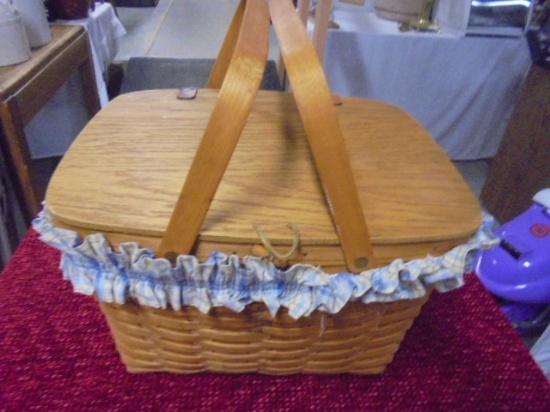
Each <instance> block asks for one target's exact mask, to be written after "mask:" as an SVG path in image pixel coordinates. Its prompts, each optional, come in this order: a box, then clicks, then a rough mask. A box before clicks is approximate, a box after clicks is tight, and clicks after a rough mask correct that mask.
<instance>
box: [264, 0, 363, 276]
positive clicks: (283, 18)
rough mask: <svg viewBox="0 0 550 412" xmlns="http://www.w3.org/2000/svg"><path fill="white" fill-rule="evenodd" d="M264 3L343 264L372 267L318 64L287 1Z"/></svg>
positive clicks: (356, 268) (348, 168) (346, 161)
mask: <svg viewBox="0 0 550 412" xmlns="http://www.w3.org/2000/svg"><path fill="white" fill-rule="evenodd" d="M268 2H269V11H270V15H271V20H272V23H273V27H274V28H275V32H276V34H277V39H278V40H279V46H280V48H281V53H282V56H283V61H284V64H285V67H286V70H287V73H288V77H289V80H290V84H291V86H292V92H293V94H294V98H295V100H296V105H297V106H298V111H299V112H300V117H301V119H302V122H303V124H304V128H305V130H306V135H307V137H308V141H309V145H310V147H311V150H312V153H313V157H314V159H315V166H316V169H317V173H318V174H319V178H320V180H321V184H322V186H323V190H324V192H325V197H326V199H327V203H328V205H329V208H330V211H331V215H332V219H333V223H334V226H335V228H336V231H337V233H338V236H339V238H340V243H341V245H342V250H343V253H344V258H345V260H346V265H347V267H348V269H349V270H350V271H351V272H360V271H362V270H365V269H367V268H370V267H373V266H374V259H373V253H372V244H371V241H370V236H369V231H368V228H367V224H366V222H365V217H364V215H363V209H362V207H361V203H360V201H359V196H358V193H357V188H356V186H355V182H354V179H353V173H352V170H351V165H350V163H349V158H348V154H347V151H346V147H345V142H344V139H343V136H342V132H341V130H340V125H339V123H338V117H337V113H336V110H335V108H334V105H333V102H332V97H331V94H330V89H329V87H328V84H327V80H326V77H325V74H324V72H323V68H322V66H321V63H320V61H319V58H318V56H317V53H316V52H315V49H314V47H313V45H312V43H311V40H310V39H309V36H308V34H307V31H306V28H305V27H304V25H303V24H302V23H301V21H300V18H299V16H298V14H297V13H296V10H295V9H294V6H293V5H292V3H291V1H290V0H268Z"/></svg>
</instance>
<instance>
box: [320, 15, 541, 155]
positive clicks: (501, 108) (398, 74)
mask: <svg viewBox="0 0 550 412" xmlns="http://www.w3.org/2000/svg"><path fill="white" fill-rule="evenodd" d="M334 20H335V21H336V23H338V24H339V25H340V29H339V30H333V29H331V30H329V32H328V38H327V45H326V51H325V60H324V67H325V72H326V74H327V77H328V80H329V84H330V86H331V89H332V91H333V92H334V93H337V94H341V95H345V96H357V97H364V98H370V99H375V100H381V101H385V102H388V103H392V104H395V105H397V106H399V107H401V108H403V109H405V110H406V111H408V112H409V113H411V114H412V115H413V116H414V117H415V118H416V119H418V121H420V123H421V124H422V125H423V126H424V127H425V128H426V129H427V130H428V131H429V132H430V134H431V135H432V137H433V138H434V139H435V140H436V141H437V142H438V143H439V144H440V146H441V147H443V149H444V150H445V151H446V152H447V154H448V155H449V156H450V157H451V158H452V159H453V160H475V159H483V158H490V157H493V156H495V155H496V153H497V151H498V148H499V146H500V142H501V140H502V137H503V135H504V133H505V130H506V128H507V126H508V122H509V121H510V118H511V116H512V112H513V109H514V106H515V104H516V101H517V99H518V97H519V93H520V89H521V86H522V84H523V81H524V79H525V77H526V75H527V72H528V70H529V67H530V66H531V58H530V54H529V49H528V46H527V42H526V40H525V38H523V37H481V36H466V37H460V36H453V35H450V34H433V33H412V32H407V33H401V32H399V31H398V28H397V23H395V22H390V21H385V20H382V19H379V18H377V17H376V15H375V14H374V13H371V12H366V11H363V10H362V9H358V10H354V9H351V8H350V7H348V8H342V6H338V7H336V6H335V10H334Z"/></svg>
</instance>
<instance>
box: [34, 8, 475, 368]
mask: <svg viewBox="0 0 550 412" xmlns="http://www.w3.org/2000/svg"><path fill="white" fill-rule="evenodd" d="M270 18H271V21H272V22H273V25H274V27H275V30H276V32H277V36H278V39H279V43H280V46H281V51H282V55H283V58H284V62H285V66H286V70H287V72H288V76H289V78H290V82H291V84H292V88H293V95H292V94H289V93H277V92H260V93H258V90H257V89H258V87H259V84H260V80H261V77H262V70H263V68H264V67H265V62H266V60H267V50H268V43H269V21H270ZM209 87H210V88H212V89H218V88H219V89H220V90H219V92H218V91H217V90H206V89H205V90H200V91H199V95H198V96H197V97H196V100H191V101H188V100H185V101H182V100H176V99H175V94H176V92H177V91H148V92H139V93H133V94H128V95H124V96H120V97H119V98H117V99H116V100H115V101H114V102H111V104H110V105H109V106H108V107H107V108H105V109H104V110H102V112H100V113H99V114H98V115H97V116H96V118H94V119H93V120H92V121H91V122H90V124H89V125H88V126H87V127H86V128H85V130H84V131H83V132H82V134H81V135H80V136H79V137H78V138H77V140H76V141H75V143H74V144H73V146H71V149H70V150H69V152H68V153H67V155H66V156H65V157H64V159H63V160H62V162H61V163H60V165H59V167H58V169H57V170H56V172H55V174H54V176H53V178H52V180H51V181H50V185H49V188H48V192H47V196H46V202H47V205H48V208H49V212H50V213H51V215H52V217H53V223H54V224H55V227H57V228H63V229H70V230H73V231H75V232H77V233H78V235H79V236H81V237H85V236H88V235H90V234H93V233H96V232H98V231H99V232H102V233H104V235H105V237H106V239H107V241H108V242H109V243H110V244H111V245H112V246H113V248H115V247H117V246H118V245H121V244H124V242H139V244H140V245H141V246H142V247H146V248H149V249H150V250H152V251H156V256H157V257H166V258H167V259H171V258H172V257H173V256H180V257H181V255H193V257H196V258H197V259H198V261H201V262H204V261H205V260H206V259H207V258H208V256H209V255H210V253H212V252H213V251H221V252H223V253H225V254H227V255H231V254H234V253H237V254H239V255H241V254H252V255H255V254H256V255H263V254H264V253H266V251H268V252H269V253H270V254H271V257H272V258H274V261H275V263H277V264H278V265H280V266H284V267H287V266H292V265H295V266H293V267H296V266H299V265H296V264H300V265H310V266H313V265H315V266H317V265H320V266H322V268H323V270H326V271H327V272H329V271H332V273H334V272H347V274H348V275H349V276H351V275H350V274H352V273H358V274H363V273H366V272H368V271H369V270H371V269H373V268H377V267H380V266H383V265H386V264H389V263H390V262H392V261H394V260H395V259H397V258H402V259H419V258H423V257H425V256H426V255H428V254H432V255H441V254H443V253H446V252H448V251H449V250H451V249H453V248H455V247H456V246H457V245H460V244H462V243H464V242H465V241H467V240H468V239H469V238H470V236H471V235H472V234H473V233H474V232H475V231H476V230H477V229H478V227H479V224H480V222H481V213H480V210H479V206H478V204H477V201H476V200H475V197H474V196H473V195H472V194H471V192H470V190H469V189H468V187H467V185H466V183H465V182H464V180H463V179H462V177H461V176H460V175H459V174H458V172H457V171H456V169H454V168H453V166H452V164H451V163H450V161H449V160H448V159H447V158H446V156H445V155H444V153H443V152H442V151H441V149H440V148H439V147H437V145H436V144H435V142H433V140H432V139H431V138H430V136H429V135H428V134H427V133H426V132H425V131H424V129H422V128H421V126H420V125H419V124H418V123H417V122H416V121H415V120H414V119H412V118H411V117H410V116H408V115H407V114H405V113H404V112H402V111H401V110H399V109H397V108H394V107H390V106H389V105H385V104H381V103H378V102H371V103H369V102H364V101H362V100H360V99H352V98H342V99H338V98H334V97H333V96H331V94H330V91H329V89H328V86H327V83H326V79H325V78H324V74H323V72H322V68H321V65H320V63H319V60H318V58H317V56H316V54H315V51H314V49H313V46H312V45H311V42H310V41H309V37H308V35H307V32H306V30H305V28H304V27H303V25H302V24H301V22H300V20H299V18H298V16H297V14H296V13H295V10H294V7H293V5H292V2H291V1H290V0H270V1H268V2H264V1H263V0H254V1H248V2H246V1H243V2H242V3H241V5H240V6H239V8H238V9H237V12H236V15H235V18H234V19H233V23H232V24H231V27H230V29H229V32H228V35H227V37H226V40H225V42H224V45H223V46H222V50H221V52H220V57H219V58H218V61H217V63H216V65H215V67H214V69H213V72H212V74H211V77H210V80H209ZM294 100H295V102H296V103H294ZM182 111H184V113H183V114H182ZM204 111H207V112H209V114H208V116H204V114H203V112H204ZM210 113H212V114H211V115H210ZM298 113H299V114H298ZM377 116H380V117H377ZM388 116H389V117H388ZM155 119H156V120H155ZM197 119H198V120H197ZM266 119H267V120H266ZM269 119H271V120H269ZM151 122H153V123H154V126H153V125H152V123H151ZM266 122H267V123H266ZM340 125H341V126H340ZM245 126H246V127H245ZM340 127H341V128H342V129H346V130H345V133H343V134H342V132H341V130H340ZM365 127H366V129H365ZM174 128H175V129H176V130H180V129H181V130H183V131H185V133H188V134H189V133H191V134H192V135H193V137H191V138H188V139H187V140H186V137H185V136H180V135H179V133H176V134H175V133H174ZM197 129H200V130H204V133H202V132H201V134H200V136H202V137H201V138H199V139H196V137H194V136H196V132H195V130H197ZM365 130H366V131H365ZM163 131H164V132H165V133H166V136H173V137H161V138H158V136H159V135H162V133H161V132H163ZM185 133H183V132H182V134H185ZM377 134H380V136H383V137H382V138H381V140H380V139H378V136H376V135H377ZM241 135H242V136H241ZM272 135H273V136H275V135H277V138H273V139H272V137H273V136H272ZM258 136H261V137H264V136H269V139H267V138H264V140H258V139H259V138H258ZM306 137H307V139H306ZM126 139H127V140H130V141H132V142H138V143H136V144H137V146H138V148H137V149H136V148H135V147H134V146H128V145H126V143H124V141H125V140H126ZM239 139H240V140H239ZM277 139H279V140H277ZM369 139H370V140H369ZM377 139H378V140H377ZM384 139H388V141H386V140H384ZM391 139H397V140H394V141H393V143H390V144H394V145H395V147H394V148H390V149H388V147H387V146H388V142H389V141H390V140H391ZM197 140H200V144H199V143H198V142H197ZM344 140H345V142H344ZM237 141H239V146H238V147H237V149H236V150H235V147H236V146H237ZM187 142H191V149H189V150H188V151H189V152H191V154H190V155H187V154H185V156H187V157H181V156H182V154H181V153H180V147H182V146H185V144H186V143H187ZM365 142H366V143H365ZM270 144H272V145H270ZM365 144H366V145H367V146H369V145H370V146H372V150H374V154H372V155H371V158H370V161H365V160H364V156H365V150H364V148H363V146H364V145H365ZM405 146H406V149H405ZM213 148H215V150H214V149H213ZM370 149H371V147H369V149H368V150H367V152H366V153H367V154H369V153H370ZM182 150H184V149H182ZM258 150H259V152H258ZM289 150H290V152H289ZM265 152H268V153H267V155H266V154H265ZM291 153H292V155H291ZM348 153H349V158H348ZM357 155H359V156H360V157H359V159H357V158H356V157H354V156H357ZM423 155H425V156H426V157H425V158H424V159H423V160H422V161H420V162H418V164H417V165H416V166H415V167H413V168H411V167H403V166H399V164H402V163H403V162H405V161H407V160H408V159H410V158H411V157H413V158H414V157H415V156H423ZM232 156H233V158H232ZM281 157H283V158H287V159H290V161H289V163H288V164H285V165H284V167H282V165H281V164H280V158H281ZM159 159H161V162H160V163H159ZM190 159H192V160H193V161H192V164H191V165H190V166H188V165H187V163H191V162H190V161H189V160H190ZM230 159H231V163H229V160H230ZM299 159H303V160H304V161H299ZM350 159H351V164H350ZM312 160H314V164H315V167H313V162H312ZM391 162H394V166H395V167H393V168H389V169H386V168H387V165H388V163H391ZM228 164H229V166H228ZM159 165H160V169H161V170H160V171H159V170H158V168H159ZM243 165H244V166H243ZM186 167H188V170H184V171H183V172H182V173H183V175H184V176H186V177H185V184H184V187H183V189H182V190H181V192H177V191H174V189H173V188H174V186H177V185H178V183H177V182H178V181H179V182H181V179H182V177H181V176H182V174H181V172H180V170H179V169H180V168H183V169H185V168H186ZM226 169H227V170H226ZM289 169H292V172H293V173H295V174H294V175H286V174H285V173H287V172H288V171H289ZM394 169H395V170H394ZM358 170H359V172H358ZM264 171H273V173H271V172H270V173H267V172H265V173H264ZM375 172H378V173H379V176H377V177H373V174H375ZM224 173H225V175H224ZM243 173H249V174H250V175H248V176H244V175H243ZM273 174H275V175H277V177H276V179H275V180H271V181H265V179H264V178H268V179H269V178H272V177H270V176H272V175H273ZM90 176H95V178H94V179H91V178H90ZM266 176H267V177H266ZM403 177H408V178H409V181H408V183H407V184H404V183H400V182H399V179H401V178H403ZM222 178H223V181H222ZM262 179H264V181H261V180H262ZM257 181H261V182H257ZM136 182H139V185H138V184H137V183H136ZM220 182H221V183H220ZM243 182H246V184H245V183H243ZM285 184H286V185H291V186H292V185H294V186H295V187H298V188H299V189H298V190H297V194H296V196H295V197H292V198H291V200H290V203H285V201H287V197H289V198H290V196H288V195H287V193H286V189H285V188H284V185H285ZM143 185H145V186H148V187H147V188H144V187H142V186H143ZM239 185H241V186H242V185H245V186H244V187H245V189H246V191H245V192H252V193H254V194H255V195H257V196H255V197H254V199H253V200H255V201H258V202H259V204H258V203H256V204H252V203H253V202H252V200H250V199H249V198H246V199H244V200H243V198H242V194H243V192H242V191H239V190H236V189H235V188H236V187H237V186H239ZM255 185H257V186H255ZM408 185H410V186H411V187H408ZM218 186H219V188H218ZM281 186H283V187H282V188H281ZM394 187H395V188H394ZM358 188H359V190H358ZM407 191H409V192H410V193H411V194H414V193H417V195H415V196H416V197H415V198H414V199H412V198H413V196H409V195H407ZM178 193H179V194H178ZM235 193H236V194H235ZM370 193H372V194H373V195H372V196H370ZM397 193H403V194H404V196H405V198H406V199H408V200H409V202H408V203H407V202H402V204H400V203H399V202H397V204H395V196H396V194H397ZM360 195H361V196H360ZM442 195H445V196H446V199H445V201H441V200H440V196H442ZM270 196H276V199H275V200H276V201H275V200H273V198H272V197H270ZM224 199H225V200H224ZM258 199H260V200H258ZM280 202H282V203H283V204H282V206H281V207H279V209H277V206H276V203H280ZM174 203H175V206H174ZM327 204H328V205H330V207H327ZM289 205H290V207H289ZM209 209H210V210H209ZM207 212H208V216H206V215H207ZM243 214H245V215H246V216H247V217H248V219H249V220H248V221H246V222H244V223H242V222H241V218H242V215H243ZM367 214H369V219H365V215H367ZM250 215H251V216H250ZM266 216H267V217H266ZM269 219H271V220H269ZM287 219H288V220H287ZM299 219H302V221H301V222H298V226H299V227H300V230H301V238H300V242H301V243H300V244H299V245H296V244H295V245H294V247H293V248H292V249H291V251H290V253H287V254H286V256H281V255H280V254H277V253H276V250H275V249H277V248H281V247H283V246H285V247H288V246H289V245H291V244H292V243H293V242H294V240H296V236H295V237H294V239H293V238H292V236H290V235H289V234H288V233H287V230H282V234H280V233H278V232H277V231H276V230H272V231H269V236H268V237H269V239H270V241H271V242H269V241H266V239H263V240H262V243H263V245H262V244H261V242H260V241H259V240H258V235H257V234H256V232H255V231H254V229H253V228H252V224H251V223H250V220H252V221H257V220H259V221H260V222H263V221H266V220H268V224H267V226H269V225H270V224H272V223H273V222H275V223H280V222H289V221H290V222H292V221H294V220H299ZM366 221H370V222H372V223H371V224H369V228H367V224H366ZM404 223H405V224H407V226H406V227H405V226H404V225H403V224H404ZM272 226H273V225H271V226H269V227H270V228H271V227H272ZM180 228H184V229H185V230H180ZM228 228H229V229H228ZM369 230H372V232H373V237H372V239H374V240H375V241H376V242H375V245H374V247H373V244H372V242H371V236H370V233H369ZM228 232H232V233H228ZM220 233H221V234H220ZM414 235H416V237H413V236H414ZM44 236H45V237H47V235H44ZM93 239H95V240H93V241H90V242H89V243H87V244H86V245H85V246H86V248H85V250H84V252H82V253H84V254H87V253H88V251H89V250H92V249H94V248H95V246H94V245H97V244H98V243H97V239H98V238H95V237H94V238H93ZM50 240H51V239H50ZM75 242H76V241H75ZM93 242H96V243H93ZM58 243H59V242H58ZM62 243H63V244H67V243H71V242H62ZM50 244H54V245H55V240H51V242H50ZM79 253H80V252H79ZM109 253H110V252H109ZM126 254H127V255H130V254H131V253H130V252H126ZM71 256H72V255H71ZM87 256H88V255H87ZM109 256H111V255H109ZM69 258H70V256H69V255H68V256H66V257H64V260H63V261H62V265H64V268H65V269H66V272H67V273H68V275H67V276H69V277H70V276H71V273H72V271H73V269H74V267H72V266H71V265H69V264H68V263H67V262H68V260H67V259H69ZM87 258H88V257H86V259H87ZM157 260H159V261H160V260H162V261H163V262H166V260H164V259H157ZM86 262H87V263H85V265H86V266H90V267H91V269H90V270H91V271H92V272H93V273H96V272H97V270H96V267H104V266H105V265H111V266H113V267H118V268H120V267H122V266H124V265H125V264H124V263H120V262H121V261H119V263H113V262H114V260H113V261H111V258H110V257H108V258H106V259H105V262H99V263H94V262H91V261H90V260H86ZM90 262H91V263H90ZM109 262H111V263H109ZM151 262H152V261H150V264H152V265H153V264H154V263H151ZM178 262H180V260H179V258H178ZM166 263H168V262H166ZM71 264H72V263H71ZM67 265H68V266H67ZM102 265H103V266H102ZM289 270H290V269H289ZM461 274H462V272H461ZM351 278H353V279H355V277H354V276H351ZM108 282H110V280H109V279H107V283H108ZM73 283H74V282H73ZM75 289H77V291H83V290H82V289H86V288H82V287H80V286H78V285H75ZM123 289H124V288H123ZM430 290H431V288H430V287H427V288H426V290H423V292H426V293H421V294H420V295H418V297H417V298H415V299H404V300H400V301H396V302H391V303H381V302H374V303H368V304H365V303H361V302H358V301H350V302H349V303H347V304H346V305H345V306H344V307H343V308H342V309H341V310H340V309H339V312H337V313H333V314H330V313H326V312H327V310H315V311H313V312H312V313H311V314H309V315H308V316H303V317H301V318H299V319H295V318H296V316H295V317H292V316H290V315H289V313H291V312H290V311H289V310H290V309H288V308H284V307H281V309H279V311H278V312H277V313H276V315H275V316H272V314H273V311H270V310H268V308H267V307H266V305H264V304H263V303H261V302H264V301H263V300H261V299H260V300H257V301H254V302H253V303H250V304H248V305H247V306H246V307H245V308H244V310H242V311H241V312H236V311H233V310H230V309H228V308H225V307H215V306H217V305H213V306H214V307H212V308H211V309H210V310H209V311H205V310H203V311H200V310H198V309H197V308H196V307H193V306H190V305H187V306H185V305H184V307H182V308H181V309H180V308H176V309H178V310H174V309H172V308H171V307H170V305H168V307H167V308H164V309H155V308H152V307H149V306H147V305H144V304H141V303H138V302H137V301H136V300H132V299H127V300H126V301H124V302H125V303H124V304H118V303H108V302H106V300H107V301H109V302H112V301H113V300H116V299H114V298H113V297H107V298H106V299H104V298H102V299H100V300H101V302H100V305H101V308H102V310H103V312H104V313H105V315H106V318H107V320H108V323H109V325H110V328H111V331H112V333H113V336H114V338H115V342H116V346H117V348H118V350H119V352H120V354H121V357H122V360H123V362H124V363H125V364H126V367H127V369H128V370H129V371H130V372H152V371H167V372H175V373H196V372H204V371H211V372H224V373H226V372H227V373H245V372H247V373H248V372H259V373H265V374H293V373H319V374H327V373H330V374H332V373H356V374H372V373H380V372H382V371H384V369H385V367H386V365H388V364H389V363H390V362H391V360H392V358H393V356H394V354H395V353H396V351H397V350H398V348H399V344H400V342H401V341H402V339H403V337H404V335H405V332H406V331H407V329H408V328H409V327H410V326H411V324H412V322H413V321H414V319H415V317H416V316H417V315H418V313H419V312H420V309H421V307H422V305H423V304H424V303H425V301H426V300H427V299H428V295H429V292H430ZM84 292H85V293H89V294H91V293H95V292H94V291H93V290H92V289H90V288H87V289H86V290H84ZM97 294H98V295H99V296H100V297H101V293H97ZM369 302H370V301H369ZM172 306H173V305H172ZM204 312H207V313H204Z"/></svg>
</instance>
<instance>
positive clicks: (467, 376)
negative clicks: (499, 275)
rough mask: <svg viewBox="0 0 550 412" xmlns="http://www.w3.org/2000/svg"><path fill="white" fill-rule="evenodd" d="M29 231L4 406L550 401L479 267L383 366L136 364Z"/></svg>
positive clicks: (521, 405)
mask: <svg viewBox="0 0 550 412" xmlns="http://www.w3.org/2000/svg"><path fill="white" fill-rule="evenodd" d="M58 263H59V253H58V252H57V251H55V250H53V249H51V248H50V247H48V246H46V245H44V244H42V243H41V242H40V241H39V240H38V239H37V236H36V235H35V233H34V232H32V231H31V232H30V233H29V234H28V236H27V237H26V239H25V240H24V242H23V243H22V245H21V246H20V248H19V249H18V251H17V253H16V255H15V256H14V257H13V259H12V260H11V262H10V265H9V266H8V267H7V268H6V269H5V271H4V272H3V273H2V274H1V275H0V410H1V411H31V410H47V411H103V410H109V411H132V412H137V411H194V410H205V411H313V410H319V411H340V410H341V411H363V410H364V411H376V410H385V411H386V410H387V411H393V410H395V411H416V410H419V411H429V410H436V411H452V410H460V411H468V412H471V411H501V410H509V411H550V384H549V382H548V381H547V379H546V378H545V377H544V375H543V373H542V371H541V370H540V369H539V368H538V366H537V365H536V364H535V363H534V361H533V360H532V358H531V357H530V355H529V353H528V350H527V348H526V347H525V345H524V344H523V342H522V341H521V339H520V337H519V335H517V334H516V332H515V331H514V330H513V329H512V328H511V327H510V326H509V324H508V323H507V321H506V319H505V318H504V316H503V315H502V314H501V312H500V310H499V307H498V306H497V304H496V303H495V302H494V300H493V299H492V297H491V296H490V295H489V294H488V293H487V292H486V291H485V290H484V289H483V287H482V286H481V284H480V283H479V282H478V281H477V279H476V278H475V277H474V276H468V280H467V283H466V285H465V286H464V287H462V288H460V289H458V290H455V291H453V292H450V293H447V294H439V293H434V294H433V295H432V297H431V298H430V300H429V302H428V303H427V304H426V305H425V306H424V309H423V310H422V313H421V314H420V316H419V317H418V318H417V320H416V321H415V323H414V325H413V327H412V328H411V330H410V331H409V332H408V334H407V336H406V338H405V340H404V342H403V343H402V345H401V348H400V350H399V352H398V353H397V355H396V357H395V360H394V362H393V363H392V364H391V365H390V366H389V367H388V369H387V371H386V373H385V374H383V375H381V376H366V377H365V376H350V375H337V376H315V375H296V376H288V377H274V376H262V375H215V374H200V375H170V374H164V373H154V374H141V375H131V374H128V373H126V372H125V370H124V367H123V365H122V363H121V362H120V359H119V357H118V354H117V352H116V349H115V346H114V344H113V341H112V339H111V337H110V334H109V330H108V327H107V324H106V322H105V320H104V319H103V315H102V314H101V312H100V311H99V308H98V305H97V303H96V302H95V301H94V299H93V298H91V297H87V296H82V295H76V294H74V293H73V292H72V289H71V285H70V283H69V282H66V281H63V280H62V278H61V272H60V271H59V270H58Z"/></svg>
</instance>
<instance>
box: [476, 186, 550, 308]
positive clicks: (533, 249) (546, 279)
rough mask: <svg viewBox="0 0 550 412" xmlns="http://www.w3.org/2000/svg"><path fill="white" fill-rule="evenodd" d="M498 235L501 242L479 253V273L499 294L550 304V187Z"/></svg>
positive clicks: (508, 297)
mask: <svg viewBox="0 0 550 412" xmlns="http://www.w3.org/2000/svg"><path fill="white" fill-rule="evenodd" d="M533 200H534V202H535V203H534V204H533V206H531V207H530V208H529V209H528V210H527V211H525V212H524V213H522V214H521V215H519V216H518V217H517V218H516V219H514V220H512V221H510V222H508V223H506V224H505V225H503V226H501V227H500V228H499V229H498V230H497V231H495V234H496V235H497V236H498V237H499V238H500V239H501V241H500V243H499V244H498V245H497V246H495V247H493V248H491V249H488V250H484V251H481V252H479V253H478V254H477V255H476V257H475V261H474V268H475V272H476V274H477V275H478V277H479V279H480V280H481V282H482V283H483V284H484V285H485V287H486V288H487V289H488V290H489V291H490V292H491V293H493V294H495V295H496V296H499V297H501V298H504V299H508V300H511V301H514V302H525V303H538V304H544V303H550V189H544V190H542V191H540V192H539V193H537V194H536V195H535V197H534V198H533Z"/></svg>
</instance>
